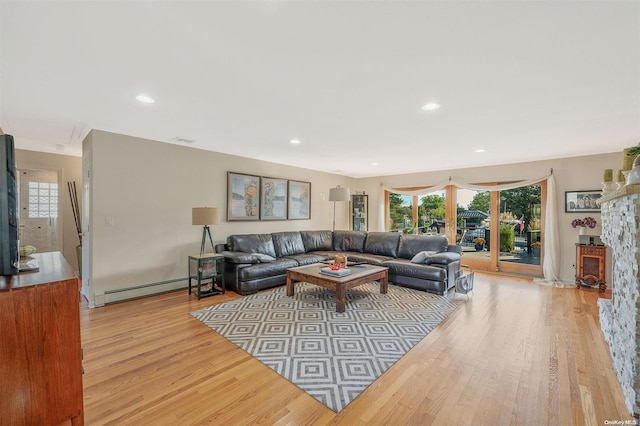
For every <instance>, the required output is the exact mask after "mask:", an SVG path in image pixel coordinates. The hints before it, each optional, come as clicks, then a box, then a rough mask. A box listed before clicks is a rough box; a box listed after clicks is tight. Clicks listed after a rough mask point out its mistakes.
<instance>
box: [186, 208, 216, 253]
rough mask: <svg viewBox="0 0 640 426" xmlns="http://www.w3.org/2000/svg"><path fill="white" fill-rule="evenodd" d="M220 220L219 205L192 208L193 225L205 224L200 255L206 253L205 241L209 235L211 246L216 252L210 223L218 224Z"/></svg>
mask: <svg viewBox="0 0 640 426" xmlns="http://www.w3.org/2000/svg"><path fill="white" fill-rule="evenodd" d="M219 222H220V214H219V212H218V208H217V207H194V208H193V209H191V224H192V225H204V228H202V243H201V244H200V255H203V254H204V241H205V239H206V237H207V235H209V242H210V243H211V248H212V249H213V251H214V252H215V247H214V246H213V238H211V231H210V230H209V225H217V224H218V223H219Z"/></svg>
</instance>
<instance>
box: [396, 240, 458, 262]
mask: <svg viewBox="0 0 640 426" xmlns="http://www.w3.org/2000/svg"><path fill="white" fill-rule="evenodd" d="M448 246H449V240H447V237H443V236H442V235H412V234H406V235H405V234H402V235H401V236H400V245H399V248H398V257H401V258H403V259H411V258H413V256H415V255H416V254H417V253H418V252H421V251H435V252H441V251H447V247H448Z"/></svg>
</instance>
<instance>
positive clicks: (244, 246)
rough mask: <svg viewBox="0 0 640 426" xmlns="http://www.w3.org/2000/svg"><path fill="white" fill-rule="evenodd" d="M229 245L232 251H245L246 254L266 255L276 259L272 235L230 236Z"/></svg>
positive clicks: (228, 238)
mask: <svg viewBox="0 0 640 426" xmlns="http://www.w3.org/2000/svg"><path fill="white" fill-rule="evenodd" d="M227 244H228V245H229V250H230V251H244V252H246V253H264V254H268V255H269V256H273V257H276V251H275V248H274V247H273V239H272V238H271V234H244V235H229V236H228V237H227Z"/></svg>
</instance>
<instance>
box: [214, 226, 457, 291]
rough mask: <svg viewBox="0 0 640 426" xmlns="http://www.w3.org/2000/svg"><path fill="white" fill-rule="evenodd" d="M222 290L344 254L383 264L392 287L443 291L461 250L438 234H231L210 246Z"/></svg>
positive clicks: (261, 285)
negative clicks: (219, 262)
mask: <svg viewBox="0 0 640 426" xmlns="http://www.w3.org/2000/svg"><path fill="white" fill-rule="evenodd" d="M216 252H218V253H220V254H222V255H223V256H224V257H225V272H224V279H225V285H226V287H227V289H230V290H233V291H235V292H236V293H239V294H241V295H246V294H252V293H256V292H257V291H259V290H263V289H266V288H270V287H275V286H280V285H284V284H286V280H287V269H288V268H292V267H295V266H302V265H309V264H312V263H317V262H322V261H326V260H330V259H333V258H334V257H335V256H336V255H338V254H342V255H347V258H348V260H349V261H355V262H366V263H370V264H372V265H380V266H386V267H388V268H389V281H390V282H392V283H393V284H396V285H401V286H405V287H411V288H414V289H419V290H424V291H428V292H430V293H436V294H441V295H442V294H445V293H446V292H447V291H448V290H449V289H451V288H452V287H454V286H455V281H456V278H458V277H459V276H460V273H461V272H460V258H461V252H462V251H461V248H460V246H457V245H450V244H449V242H448V240H447V239H446V238H445V237H443V236H424V235H406V234H400V233H397V232H364V231H291V232H274V233H272V234H236V235H230V236H229V237H227V243H226V244H218V245H216Z"/></svg>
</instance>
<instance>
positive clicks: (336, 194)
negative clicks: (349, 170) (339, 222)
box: [329, 185, 351, 231]
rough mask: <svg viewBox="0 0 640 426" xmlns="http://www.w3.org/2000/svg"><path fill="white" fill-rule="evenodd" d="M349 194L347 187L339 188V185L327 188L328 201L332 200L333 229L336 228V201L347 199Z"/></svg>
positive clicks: (349, 196)
mask: <svg viewBox="0 0 640 426" xmlns="http://www.w3.org/2000/svg"><path fill="white" fill-rule="evenodd" d="M350 198H351V194H350V193H349V188H340V185H338V186H336V187H335V188H331V189H329V201H333V230H334V231H335V230H336V201H349V199H350Z"/></svg>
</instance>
